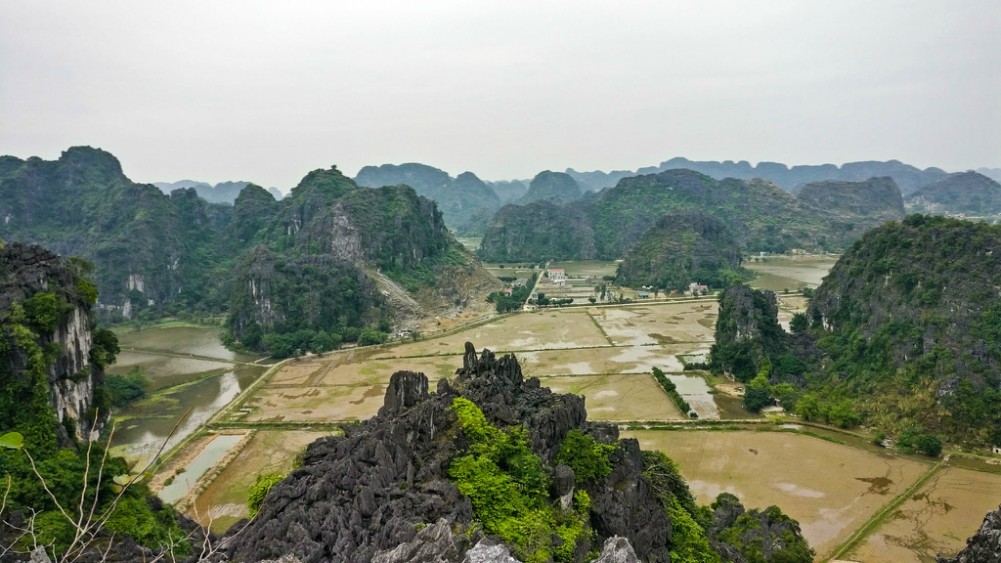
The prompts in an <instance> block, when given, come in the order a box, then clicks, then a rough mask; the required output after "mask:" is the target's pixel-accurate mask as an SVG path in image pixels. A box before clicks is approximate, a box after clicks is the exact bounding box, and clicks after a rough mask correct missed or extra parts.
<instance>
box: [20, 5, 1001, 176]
mask: <svg viewBox="0 0 1001 563" xmlns="http://www.w3.org/2000/svg"><path fill="white" fill-rule="evenodd" d="M72 145H91V146H95V147H100V148H103V149H105V150H108V151H110V152H112V153H114V154H115V155H116V156H118V158H119V159H120V160H121V161H122V165H123V167H124V169H125V173H126V174H127V175H128V176H129V177H130V178H132V179H133V180H135V181H139V182H153V181H172V180H178V179H181V178H192V179H197V180H203V181H208V182H213V183H214V182H218V181H223V180H237V179H245V180H252V181H254V182H257V183H259V184H263V185H265V186H277V187H279V188H280V189H282V190H283V191H288V189H290V188H291V187H292V186H294V185H295V184H296V183H297V182H298V180H299V179H300V178H301V177H302V176H303V175H305V173H306V172H308V171H309V170H312V169H315V168H325V167H328V166H330V165H331V164H336V165H338V167H339V168H340V169H341V170H342V171H344V172H346V173H348V174H351V175H354V174H355V173H356V172H357V171H358V169H359V168H360V167H361V166H364V165H366V164H381V163H387V162H390V163H401V162H424V163H426V164H431V165H434V166H437V167H439V168H442V169H444V170H446V171H448V172H450V173H451V174H452V175H453V176H454V175H457V174H459V173H460V172H463V171H465V170H472V171H473V172H475V173H477V174H478V175H479V176H480V177H481V178H484V179H490V180H496V179H505V178H525V177H531V176H533V175H534V174H535V173H536V172H538V171H540V170H543V169H552V170H563V169H564V168H566V167H573V168H576V169H578V170H591V169H605V170H608V169H635V168H637V167H640V166H647V165H653V164H657V163H659V162H661V161H662V160H665V159H667V158H670V157H673V156H687V157H689V158H692V159H702V160H710V159H712V160H724V159H732V160H749V161H751V162H752V163H754V162H758V161H761V160H770V161H780V162H786V163H789V164H816V163H824V162H833V163H842V162H846V161H853V160H887V159H893V158H895V159H899V160H902V161H904V162H908V163H911V164H915V165H917V166H919V167H926V166H940V167H943V168H945V169H947V170H965V169H967V168H975V167H980V166H989V167H999V166H1001V2H999V1H998V0H984V1H962V2H957V1H954V0H949V1H941V2H929V1H921V2H915V1H913V0H907V1H899V2H896V1H872V0H866V1H861V2H856V1H844V0H839V1H837V2H804V1H788V2H771V1H769V2H765V1H761V2H747V1H739V2H701V1H700V2H696V1H692V2H667V1H656V2H601V3H599V2H582V1H572V2H555V1H545V2H540V1H535V2H518V1H512V0H504V1H498V2H487V1H475V2H473V1H467V0H463V1H415V0H404V1H397V2H379V1H367V2H330V1H316V2H292V1H289V2H280V3H279V2H250V1H246V0H240V1H225V2H224V1H215V0H213V1H205V0H199V1H184V2H177V1H169V2H138V1H135V0H129V1H117V2H112V1H102V2H82V1H79V0H74V1H60V2H53V1H44V0H42V1H39V0H33V1H21V2H14V1H11V2H3V3H2V4H0V154H13V155H15V156H19V157H22V158H25V157H28V156H33V155H36V156H41V157H43V158H46V159H53V158H57V157H58V156H59V153H60V152H61V151H62V150H64V149H66V148H67V147H69V146H72Z"/></svg>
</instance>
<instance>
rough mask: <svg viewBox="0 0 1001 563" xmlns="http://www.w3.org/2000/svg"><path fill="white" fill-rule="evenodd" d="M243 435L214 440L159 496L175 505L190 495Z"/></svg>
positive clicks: (221, 437) (226, 436)
mask: <svg viewBox="0 0 1001 563" xmlns="http://www.w3.org/2000/svg"><path fill="white" fill-rule="evenodd" d="M243 437H244V436H243V435H242V434H233V435H221V436H216V437H215V438H212V441H211V442H209V443H208V445H206V446H205V447H204V448H203V449H202V451H201V452H200V453H199V454H198V455H197V456H195V458H194V459H193V460H191V462H190V463H188V465H186V466H185V467H184V471H183V472H180V473H178V474H177V475H176V476H175V477H174V481H173V482H171V483H170V484H169V485H167V486H166V487H164V488H162V489H160V492H159V493H157V495H158V496H159V497H160V498H161V499H163V501H164V502H169V503H175V502H177V501H179V500H181V498H182V497H183V496H184V495H186V494H188V491H190V490H191V488H192V487H194V486H195V483H196V482H197V481H198V478H199V477H201V476H202V475H204V474H205V472H206V471H208V470H209V469H210V468H211V467H212V466H214V465H215V464H216V463H218V462H219V460H220V459H222V458H223V456H225V455H226V452H228V451H229V449H230V448H232V447H233V446H235V445H236V444H238V443H239V442H240V440H242V439H243Z"/></svg>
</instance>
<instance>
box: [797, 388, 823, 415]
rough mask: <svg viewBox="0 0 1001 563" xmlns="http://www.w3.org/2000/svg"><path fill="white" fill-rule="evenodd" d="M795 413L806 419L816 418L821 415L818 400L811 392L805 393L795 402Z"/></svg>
mask: <svg viewBox="0 0 1001 563" xmlns="http://www.w3.org/2000/svg"><path fill="white" fill-rule="evenodd" d="M796 414H798V415H799V416H802V417H803V418H804V419H806V420H818V419H819V418H820V415H821V410H820V400H819V399H817V396H816V395H814V394H813V393H807V394H805V395H803V396H802V397H800V398H799V401H797V402H796Z"/></svg>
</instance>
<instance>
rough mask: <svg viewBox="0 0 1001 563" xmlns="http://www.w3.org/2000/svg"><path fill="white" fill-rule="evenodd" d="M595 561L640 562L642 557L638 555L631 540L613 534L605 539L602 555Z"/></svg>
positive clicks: (596, 562)
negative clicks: (630, 543)
mask: <svg viewBox="0 0 1001 563" xmlns="http://www.w3.org/2000/svg"><path fill="white" fill-rule="evenodd" d="M593 563H640V559H639V557H636V552H635V551H633V546H631V545H629V540H627V539H626V538H622V537H619V536H613V537H610V538H608V539H607V540H605V545H604V548H603V549H602V550H601V556H600V557H598V558H597V559H595V560H594V562H593Z"/></svg>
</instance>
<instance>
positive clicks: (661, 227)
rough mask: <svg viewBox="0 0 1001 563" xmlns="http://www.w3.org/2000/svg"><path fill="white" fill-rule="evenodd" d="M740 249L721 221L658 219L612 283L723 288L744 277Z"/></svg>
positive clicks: (692, 215)
mask: <svg viewBox="0 0 1001 563" xmlns="http://www.w3.org/2000/svg"><path fill="white" fill-rule="evenodd" d="M740 263H741V253H740V246H739V245H738V244H737V241H736V239H735V238H734V237H733V235H732V234H730V231H729V230H728V229H727V228H726V225H724V224H723V223H722V222H721V221H720V220H719V219H716V218H715V217H712V216H711V215H706V214H704V213H701V212H697V211H689V212H682V213H672V214H669V215H665V216H663V217H661V218H660V219H659V220H658V221H657V223H656V224H655V225H654V226H653V227H652V228H651V229H650V230H649V231H647V232H646V234H644V235H643V238H641V239H640V240H639V242H637V243H636V244H635V245H634V246H633V247H632V249H631V250H630V251H629V253H628V254H626V258H625V260H623V262H622V263H621V264H620V265H619V269H618V272H617V275H616V283H619V284H621V285H625V286H627V287H641V286H653V287H657V288H661V289H666V290H668V291H670V290H685V289H687V288H688V284H690V283H691V282H698V283H702V284H706V285H708V286H710V287H725V286H726V285H728V283H729V282H730V281H732V278H735V277H738V276H742V275H743V276H747V277H749V273H747V272H744V271H743V270H742V269H741V267H740Z"/></svg>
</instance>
